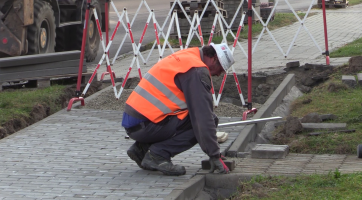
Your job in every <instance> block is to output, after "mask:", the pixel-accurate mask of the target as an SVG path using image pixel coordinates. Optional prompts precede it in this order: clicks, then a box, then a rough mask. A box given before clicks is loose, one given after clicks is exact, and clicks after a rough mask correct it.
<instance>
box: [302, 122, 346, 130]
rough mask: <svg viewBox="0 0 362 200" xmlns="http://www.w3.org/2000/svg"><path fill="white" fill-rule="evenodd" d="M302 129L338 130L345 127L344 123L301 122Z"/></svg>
mask: <svg viewBox="0 0 362 200" xmlns="http://www.w3.org/2000/svg"><path fill="white" fill-rule="evenodd" d="M302 126H303V129H304V130H306V131H316V130H339V129H345V128H346V127H347V124H346V123H302Z"/></svg>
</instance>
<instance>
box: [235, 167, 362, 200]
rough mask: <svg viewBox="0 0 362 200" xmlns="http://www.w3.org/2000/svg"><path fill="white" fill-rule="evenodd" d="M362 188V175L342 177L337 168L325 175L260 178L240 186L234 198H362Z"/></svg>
mask: <svg viewBox="0 0 362 200" xmlns="http://www.w3.org/2000/svg"><path fill="white" fill-rule="evenodd" d="M259 184H261V185H262V186H263V187H260V185H259ZM255 185H259V187H255ZM361 188H362V173H353V174H341V172H340V171H338V170H337V169H336V170H335V171H334V172H330V173H328V174H325V175H317V174H313V175H300V176H297V177H285V176H276V177H270V176H269V177H261V176H256V177H254V178H253V179H252V180H251V181H248V182H242V183H240V185H239V187H238V193H237V194H235V195H234V197H233V198H231V199H233V200H236V199H268V200H269V199H275V200H280V199H316V200H319V199H362V193H361Z"/></svg>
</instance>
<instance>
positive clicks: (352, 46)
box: [330, 38, 362, 58]
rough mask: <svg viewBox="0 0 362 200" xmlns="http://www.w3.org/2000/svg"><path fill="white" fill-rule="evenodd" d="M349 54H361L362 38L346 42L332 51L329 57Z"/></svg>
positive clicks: (349, 55)
mask: <svg viewBox="0 0 362 200" xmlns="http://www.w3.org/2000/svg"><path fill="white" fill-rule="evenodd" d="M351 56H362V38H359V39H357V40H355V41H353V42H351V43H348V44H346V45H345V46H343V47H341V48H339V49H337V50H335V51H332V52H331V54H330V57H331V58H336V57H351Z"/></svg>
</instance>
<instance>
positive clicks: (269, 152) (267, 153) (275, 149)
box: [251, 144, 289, 159]
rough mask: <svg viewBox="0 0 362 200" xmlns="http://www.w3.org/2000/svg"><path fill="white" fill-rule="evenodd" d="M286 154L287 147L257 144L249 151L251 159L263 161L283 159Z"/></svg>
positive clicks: (287, 151)
mask: <svg viewBox="0 0 362 200" xmlns="http://www.w3.org/2000/svg"><path fill="white" fill-rule="evenodd" d="M288 153H289V146H288V145H272V144H257V145H256V146H255V147H254V148H253V149H252V150H251V157H252V158H263V159H275V158H285V156H286V155H288Z"/></svg>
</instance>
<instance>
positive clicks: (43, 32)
mask: <svg viewBox="0 0 362 200" xmlns="http://www.w3.org/2000/svg"><path fill="white" fill-rule="evenodd" d="M55 28H56V26H55V17H54V12H53V9H52V7H51V5H50V4H49V3H48V2H45V1H40V0H35V1H34V24H32V25H30V26H29V27H28V35H27V39H28V54H40V53H51V52H54V47H55V36H56V35H55Z"/></svg>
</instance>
